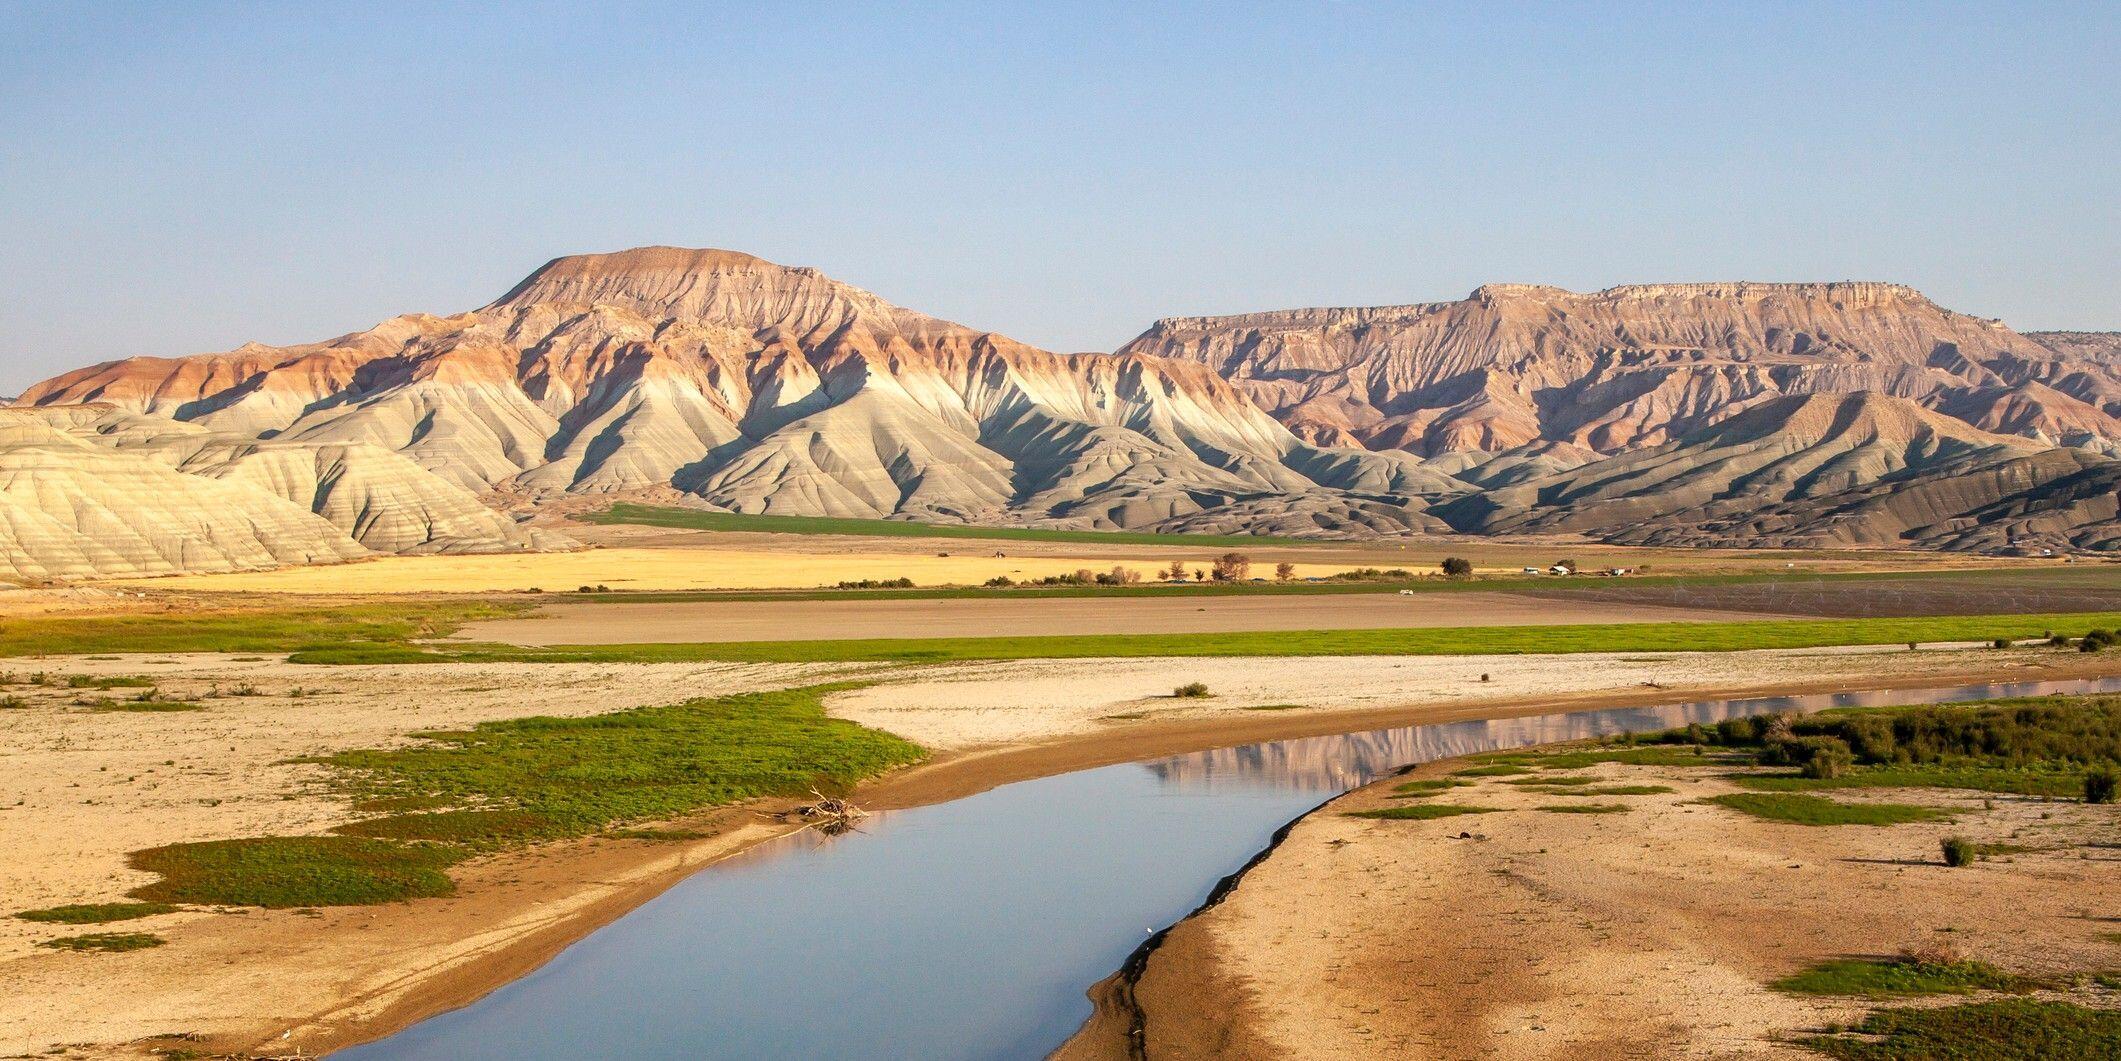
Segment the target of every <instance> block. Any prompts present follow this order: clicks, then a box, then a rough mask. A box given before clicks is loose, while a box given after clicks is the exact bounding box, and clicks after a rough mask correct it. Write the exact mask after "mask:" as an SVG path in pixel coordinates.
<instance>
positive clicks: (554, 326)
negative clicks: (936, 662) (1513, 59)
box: [23, 247, 1461, 533]
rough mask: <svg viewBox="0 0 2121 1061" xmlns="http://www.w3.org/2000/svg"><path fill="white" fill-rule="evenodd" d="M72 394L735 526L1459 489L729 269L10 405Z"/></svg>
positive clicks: (1172, 384) (1160, 377)
mask: <svg viewBox="0 0 2121 1061" xmlns="http://www.w3.org/2000/svg"><path fill="white" fill-rule="evenodd" d="M82 401H97V402H106V403H112V404H115V405H117V406H120V407H122V408H125V409H128V410H132V411H137V412H142V413H150V414H157V415H163V416H169V417H173V418H176V419H179V420H183V421H186V422H189V423H195V424H199V425H204V426H208V427H211V428H213V429H216V430H220V431H226V432H234V433H240V434H244V435H249V436H254V437H261V438H262V437H270V438H272V439H275V440H291V441H299V442H304V443H309V444H319V445H321V444H366V445H371V446H377V447H381V448H383V449H388V450H392V451H395V452H398V453H402V454H403V455H405V456H406V457H407V458H409V459H410V460H412V461H414V462H416V463H417V464H419V465H420V466H421V467H423V468H425V469H427V470H429V471H431V472H433V473H434V474H436V475H439V476H441V477H443V478H445V479H448V480H450V481H452V482H454V483H456V484H457V485H459V486H462V487H465V488H468V489H472V490H499V491H505V492H509V493H511V494H527V495H531V496H536V495H539V494H543V493H554V492H621V491H630V490H640V489H647V488H659V487H660V488H676V489H678V490H681V491H685V492H687V493H690V494H693V495H695V496H697V497H699V498H700V499H702V500H704V501H706V502H709V503H711V504H714V505H716V506H720V507H723V508H727V509H732V510H735V511H740V512H770V513H785V514H795V515H824V516H863V517H876V516H890V515H902V516H911V517H917V518H921V519H928V520H943V521H955V520H968V521H1008V522H1033V523H1046V524H1054V525H1066V526H1087V527H1101V526H1118V527H1153V526H1160V525H1165V524H1167V523H1172V522H1174V521H1177V522H1182V523H1183V524H1184V525H1185V526H1187V527H1193V528H1200V529H1221V530H1230V529H1236V528H1238V527H1239V526H1241V525H1243V524H1246V523H1249V522H1251V520H1252V519H1253V513H1254V511H1255V510H1257V509H1259V508H1260V507H1261V506H1262V505H1265V507H1268V508H1272V509H1274V510H1276V511H1277V512H1279V513H1283V514H1287V513H1301V515H1300V516H1299V517H1294V518H1293V522H1295V523H1299V524H1302V525H1303V526H1304V528H1305V529H1307V530H1308V531H1310V532H1312V533H1318V532H1336V531H1349V532H1364V533H1367V532H1371V531H1375V530H1383V531H1404V530H1406V529H1408V528H1422V527H1427V528H1431V529H1440V528H1441V526H1442V525H1441V524H1439V523H1436V522H1435V521H1433V520H1430V519H1428V518H1427V517H1425V516H1424V515H1423V513H1422V510H1423V508H1424V507H1425V499H1426V498H1428V497H1432V496H1438V495H1441V494H1446V493H1450V492H1454V491H1456V490H1458V489H1460V488H1461V484H1459V483H1458V482H1457V481H1456V480H1454V479H1452V478H1450V477H1449V476H1446V475H1443V474H1440V473H1437V472H1434V471H1431V470H1428V469H1425V468H1423V467H1421V466H1420V464H1419V462H1418V461H1417V460H1415V459H1413V458H1411V457H1409V456H1407V455H1405V454H1376V453H1368V452H1364V451H1361V450H1347V451H1338V450H1331V449H1324V448H1320V447H1316V446H1313V445H1310V444H1308V443H1305V442H1303V441H1302V440H1300V439H1298V438H1296V437H1295V436H1293V435H1291V434H1290V433H1289V431H1288V430H1287V429H1285V428H1284V427H1282V425H1281V424H1280V423H1278V422H1276V421H1275V420H1274V418H1273V417H1271V416H1269V415H1267V414H1266V413H1265V412H1264V411H1262V410H1261V409H1260V408H1258V407H1257V406H1256V405H1254V404H1253V403H1252V402H1251V401H1250V400H1249V399H1247V397H1246V396H1245V395H1244V393H1243V392H1241V391H1239V390H1238V389H1237V388H1236V387H1234V386H1232V385H1230V384H1229V383H1227V382H1226V381H1224V380H1222V379H1221V378H1220V377H1218V376H1217V375H1216V374H1215V373H1214V372H1213V371H1212V370H1211V369H1209V368H1208V367H1207V366H1204V365H1199V364H1195V363H1190V362H1183V361H1169V360H1164V359H1161V358H1153V357H1143V356H1138V355H1059V354H1053V353H1048V352H1046V351H1043V350H1038V349H1035V348H1032V347H1029V346H1025V345H1023V344H1021V343H1018V342H1015V341H1013V340H1011V339H1008V338H1006V337H1003V336H1000V335H996V334H993V333H990V332H982V331H977V330H975V329H972V328H967V327H964V326H962V325H957V324H952V323H950V322H948V321H943V320H938V319H936V318H933V317H929V316H926V315H923V314H920V313H915V312H913V311H911V310H905V309H901V308H899V307H896V306H893V305H891V304H889V303H887V302H885V301H883V300H882V299H879V298H877V297H876V296H874V295H872V294H869V293H868V292H866V291H862V290H860V289H858V288H854V287H850V286H848V285H846V284H842V283H839V282H837V281H834V280H832V279H830V278H828V277H825V276H823V275H822V274H820V273H818V272H817V271H816V270H812V269H795V268H788V267H784V266H780V265H775V264H773V263H770V262H766V261H762V260H760V259H758V258H754V257H751V256H749V255H745V254H738V253H735V252H731V251H715V250H704V251H691V250H679V249H675V248H665V247H655V248H645V249H641V250H634V251H626V252H622V253H618V254H602V255H585V256H581V257H573V258H562V259H558V260H556V261H554V262H552V263H550V264H548V265H546V266H545V267H544V268H542V269H540V270H538V271H537V272H536V273H534V274H532V275H531V276H530V277H529V278H528V279H526V280H524V281H523V283H521V284H520V285H518V286H517V287H516V289H515V290H513V291H511V292H509V293H508V294H507V295H506V296H504V297H503V298H501V299H500V300H498V301H496V302H494V303H493V304H491V305H489V306H486V307H484V308H482V309H479V310H476V311H473V312H470V313H464V314H459V315H456V316H452V317H432V316H419V315H415V316H407V317H400V318H396V319H393V320H390V321H386V322H384V323H383V324H381V325H379V326H377V327H376V328H374V329H371V330H369V331H366V332H361V333H357V334H354V335H348V336H342V337H340V338H338V339H334V340H331V341H329V342H324V343H317V344H311V345H306V346H295V347H285V348H272V347H262V346H255V345H253V346H246V347H243V348H241V349H238V350H235V351H232V352H230V353H227V354H220V355H208V356H203V357H192V358H181V359H175V360H162V359H153V358H139V359H134V360H130V361H123V362H117V363H113V364H108V365H99V366H95V367H93V368H89V369H84V370H81V371H79V372H74V373H70V374H68V375H65V376H61V377H59V378H57V379H54V380H51V381H49V382H47V383H44V384H40V385H39V386H37V387H35V388H32V389H31V390H30V391H29V392H28V393H27V394H25V395H24V397H23V402H24V403H25V404H27V405H32V406H56V405H65V404H70V403H75V402H82ZM1269 499H1271V503H1270V502H1269ZM1289 522H1292V520H1291V519H1284V520H1283V523H1284V525H1286V524H1287V523H1289Z"/></svg>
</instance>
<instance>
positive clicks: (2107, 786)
mask: <svg viewBox="0 0 2121 1061" xmlns="http://www.w3.org/2000/svg"><path fill="white" fill-rule="evenodd" d="M2117 782H2121V776H2116V774H2115V772H2114V770H2113V768H2112V767H2102V768H2100V769H2097V770H2092V771H2090V772H2088V773H2086V774H2085V775H2084V802H2086V803H2112V802H2113V801H2114V787H2115V785H2116V783H2117Z"/></svg>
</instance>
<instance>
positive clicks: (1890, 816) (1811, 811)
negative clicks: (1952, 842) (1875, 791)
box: [1708, 792, 1950, 825]
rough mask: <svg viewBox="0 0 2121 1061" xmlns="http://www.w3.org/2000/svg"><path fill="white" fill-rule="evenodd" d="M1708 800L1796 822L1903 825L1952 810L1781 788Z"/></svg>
mask: <svg viewBox="0 0 2121 1061" xmlns="http://www.w3.org/2000/svg"><path fill="white" fill-rule="evenodd" d="M1708 802H1710V803H1714V804H1716V805H1718V806H1722V807H1729V808H1730V809H1732V810H1735V811H1742V812H1744V813H1746V814H1750V815H1752V816H1753V817H1755V818H1765V819H1767V820H1768V821H1771V822H1789V823H1790V824H1792V825H1899V824H1901V823H1903V822H1926V821H1935V820H1937V819H1939V818H1946V817H1949V816H1950V812H1949V811H1944V810H1939V809H1937V808H1935V807H1921V806H1916V805H1915V804H1912V803H1837V802H1835V801H1834V800H1830V799H1822V798H1820V797H1818V796H1802V795H1794V794H1789V793H1780V792H1774V793H1769V792H1740V793H1734V794H1731V795H1725V796H1710V797H1709V798H1708Z"/></svg>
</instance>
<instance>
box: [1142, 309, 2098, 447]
mask: <svg viewBox="0 0 2121 1061" xmlns="http://www.w3.org/2000/svg"><path fill="white" fill-rule="evenodd" d="M1121 349H1122V352H1125V353H1133V354H1151V355H1159V356H1164V357H1176V358H1185V359H1189V360H1194V361H1200V362H1202V363H1204V364H1207V365H1210V366H1213V367H1214V368H1215V369H1216V371H1217V372H1219V373H1221V374H1222V375H1224V376H1226V377H1228V378H1230V379H1232V380H1235V381H1237V382H1238V383H1239V384H1241V385H1243V386H1245V388H1246V389H1247V391H1248V393H1250V395H1251V396H1252V398H1253V400H1254V401H1257V402H1258V403H1259V404H1261V405H1262V406H1263V407H1265V408H1266V409H1268V410H1269V411H1270V412H1272V413H1273V414H1274V415H1275V417H1276V418H1277V419H1280V420H1281V421H1282V422H1283V423H1285V424H1287V425H1288V426H1289V427H1290V428H1291V429H1292V430H1293V431H1295V432H1296V433H1297V434H1298V435H1300V436H1302V437H1304V438H1311V439H1334V440H1339V441H1342V442H1352V443H1359V444H1361V445H1364V446H1368V447H1370V448H1373V449H1405V450H1409V451H1411V452H1414V453H1419V454H1423V455H1436V454H1440V453H1445V452H1452V451H1456V450H1462V449H1466V448H1469V447H1471V448H1478V449H1484V450H1501V449H1510V448H1512V447H1515V446H1519V445H1523V444H1526V443H1531V442H1538V441H1544V442H1558V443H1567V444H1569V445H1572V446H1581V447H1585V448H1588V449H1591V450H1595V451H1597V452H1601V453H1617V452H1621V451H1624V450H1628V449H1634V448H1640V447H1644V446H1654V445H1659V444H1661V443H1663V442H1665V441H1668V440H1670V439H1672V438H1675V437H1677V436H1678V435H1680V434H1685V433H1687V432H1691V431H1694V430H1697V429H1699V428H1701V427H1703V426H1706V425H1708V424H1711V423H1714V422H1716V421H1717V420H1720V419H1722V418H1725V417H1728V416H1730V415H1732V414H1734V413H1736V412H1738V411H1740V410H1743V409H1745V408H1746V407H1748V406H1750V405H1752V404H1754V403H1757V402H1759V401H1762V400H1764V399H1767V398H1771V397H1774V396H1777V395H1781V394H1801V393H1810V392H1824V393H1848V392H1854V391H1875V392H1878V393H1881V394H1888V395H1894V396H1897V397H1902V398H1907V399H1910V400H1913V401H1916V402H1919V403H1921V404H1923V405H1925V406H1928V407H1929V408H1932V409H1935V410H1937V411H1939V412H1942V413H1945V414H1947V415H1950V416H1953V417H1956V418H1959V419H1961V420H1964V421H1966V422H1967V423H1969V424H1972V425H1973V426H1975V427H1978V428H1981V429H1983V430H1987V431H1998V432H2004V433H2009V434H2017V435H2024V436H2027V437H2033V438H2045V439H2061V438H2083V439H2093V440H2111V439H2114V438H2116V437H2117V436H2121V364H2117V360H2121V359H2116V358H2114V357H2110V356H2103V355H2104V352H2105V351H2106V349H2107V347H2106V345H2105V344H2103V343H2102V342H2100V341H2098V340H2096V339H2060V338H2058V339H2056V340H2054V341H2053V342H2052V343H2051V344H2050V345H2043V344H2041V343H2039V342H2035V341H2033V340H2032V339H2028V338H2026V337H2024V336H2021V335H2019V334H2017V333H2016V332H2013V331H2011V330H2010V329H2009V328H2007V327H2004V326H2003V325H2002V324H2001V323H1999V322H1997V321H1994V320H1988V319H1983V318H1979V317H1972V316H1967V315H1965V314H1960V313H1954V312H1951V311H1950V310H1947V309H1944V308H1943V307H1941V306H1938V305H1937V304H1936V303H1934V302H1932V301H1931V300H1930V299H1928V298H1927V297H1925V296H1923V295H1922V293H1921V292H1919V291H1916V290H1915V289H1914V288H1911V287H1908V286H1906V285H1903V284H1894V283H1883V282H1876V281H1836V282H1829V283H1759V282H1752V281H1731V282H1717V283H1659V284H1626V285H1621V286H1617V287H1611V288H1607V289H1605V290H1603V291H1594V292H1589V293H1578V292H1573V291H1568V290H1565V289H1563V288H1559V287H1553V286H1550V285H1543V284H1487V285H1483V286H1481V287H1479V288H1477V289H1475V290H1474V291H1473V292H1472V293H1471V294H1470V295H1468V296H1467V297H1466V298H1463V299H1460V300H1458V301H1455V302H1434V303H1417V304H1410V305H1394V306H1376V307H1340V308H1310V309H1292V310H1285V311H1280V312H1269V313H1246V314H1239V315H1234V316H1228V317H1178V318H1168V319H1165V320H1162V321H1158V322H1157V323H1156V324H1155V325H1154V326H1153V327H1151V328H1150V329H1148V330H1147V331H1145V332H1143V333H1142V334H1141V335H1140V336H1139V337H1137V338H1136V339H1134V340H1133V341H1132V342H1130V343H1128V344H1127V345H1126V346H1124V347H1122V348H1121ZM2098 444H2103V442H2100V443H2098Z"/></svg>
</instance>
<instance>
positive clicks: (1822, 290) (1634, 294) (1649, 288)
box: [1483, 280, 1936, 308]
mask: <svg viewBox="0 0 2121 1061" xmlns="http://www.w3.org/2000/svg"><path fill="white" fill-rule="evenodd" d="M1506 286H1509V287H1513V288H1529V289H1530V292H1538V293H1553V292H1560V293H1561V294H1563V295H1573V292H1566V291H1562V289H1560V288H1555V287H1541V286H1538V285H1517V284H1512V285H1506ZM1483 290H1486V289H1485V288H1483ZM1530 292H1528V293H1530ZM1574 297H1577V298H1594V299H1605V300H1608V301H1616V302H1617V301H1622V300H1626V299H1722V300H1729V301H1737V302H1747V301H1754V300H1759V299H1768V298H1791V299H1818V300H1825V301H1829V302H1835V303H1839V304H1841V305H1844V306H1848V307H1852V308H1863V307H1873V306H1897V305H1902V304H1906V303H1916V304H1920V305H1924V306H1935V305H1936V303H1934V302H1931V301H1930V299H1929V296H1927V295H1924V294H1923V293H1922V292H1920V291H1917V290H1915V289H1914V288H1912V287H1909V286H1907V285H1906V284H1893V283H1886V282H1884V281H1879V280H1831V281H1826V282H1820V283H1762V282H1760V281H1755V280H1734V281H1713V282H1708V283H1694V284H1620V285H1618V286H1615V287H1609V288H1606V289H1604V290H1603V291H1594V292H1592V293H1590V294H1588V295H1575V296H1574Z"/></svg>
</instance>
